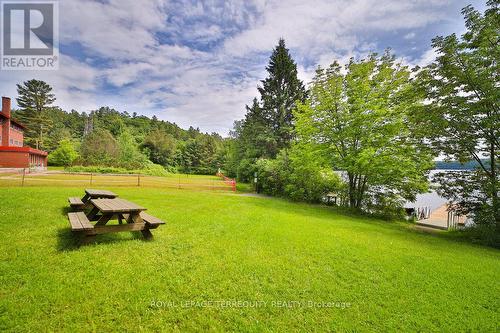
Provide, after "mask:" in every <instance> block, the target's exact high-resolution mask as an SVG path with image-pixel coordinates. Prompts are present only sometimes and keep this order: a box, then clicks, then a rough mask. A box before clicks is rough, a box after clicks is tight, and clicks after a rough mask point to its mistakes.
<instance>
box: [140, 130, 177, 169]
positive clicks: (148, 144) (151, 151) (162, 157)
mask: <svg viewBox="0 0 500 333" xmlns="http://www.w3.org/2000/svg"><path fill="white" fill-rule="evenodd" d="M142 149H143V150H144V151H145V153H146V155H148V156H149V159H150V160H151V161H152V162H153V163H156V164H160V165H163V166H169V167H173V166H175V164H176V162H175V154H176V150H177V141H176V140H175V138H174V137H173V136H172V135H171V134H168V133H167V132H166V131H164V130H162V129H156V130H153V131H152V132H150V133H149V134H148V135H147V136H146V138H145V139H144V142H143V144H142Z"/></svg>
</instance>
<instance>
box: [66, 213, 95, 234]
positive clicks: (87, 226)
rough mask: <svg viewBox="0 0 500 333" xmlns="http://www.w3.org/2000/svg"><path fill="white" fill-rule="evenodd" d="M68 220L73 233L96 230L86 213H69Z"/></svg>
mask: <svg viewBox="0 0 500 333" xmlns="http://www.w3.org/2000/svg"><path fill="white" fill-rule="evenodd" d="M68 220H69V223H70V225H71V230H72V231H85V230H92V229H94V226H93V225H92V224H91V223H90V221H89V219H88V218H87V216H86V215H85V213H84V212H73V213H68Z"/></svg>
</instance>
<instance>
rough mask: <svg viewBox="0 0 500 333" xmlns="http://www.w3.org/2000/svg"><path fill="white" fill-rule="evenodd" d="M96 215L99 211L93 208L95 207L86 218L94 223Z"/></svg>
mask: <svg viewBox="0 0 500 333" xmlns="http://www.w3.org/2000/svg"><path fill="white" fill-rule="evenodd" d="M98 213H99V209H97V207H95V206H92V210H91V211H90V212H89V214H88V215H87V217H88V219H89V220H90V221H95V220H96V216H97V214H98Z"/></svg>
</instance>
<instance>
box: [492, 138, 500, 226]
mask: <svg viewBox="0 0 500 333" xmlns="http://www.w3.org/2000/svg"><path fill="white" fill-rule="evenodd" d="M490 167H491V199H492V200H491V201H492V206H493V207H492V208H493V216H494V219H495V225H496V229H497V232H500V207H499V202H498V179H497V170H496V167H497V166H496V159H495V143H494V142H493V141H491V142H490Z"/></svg>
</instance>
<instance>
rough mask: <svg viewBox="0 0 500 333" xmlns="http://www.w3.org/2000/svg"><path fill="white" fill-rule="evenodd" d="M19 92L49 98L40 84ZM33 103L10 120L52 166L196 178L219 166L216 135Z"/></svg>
mask: <svg viewBox="0 0 500 333" xmlns="http://www.w3.org/2000/svg"><path fill="white" fill-rule="evenodd" d="M22 89H27V90H28V91H37V92H38V93H39V94H40V91H44V92H45V93H43V94H41V95H51V87H50V86H49V85H48V84H47V83H45V82H42V81H37V80H30V81H27V82H25V83H24V84H23V85H19V89H18V91H19V93H20V96H23V95H22V94H23V90H22ZM18 104H19V101H18ZM21 104H22V103H21ZM34 104H35V103H33V107H30V106H25V107H24V108H23V109H19V110H14V111H13V115H14V117H16V118H18V119H19V120H20V121H21V122H23V123H24V124H25V125H26V126H27V128H28V130H27V132H26V133H25V144H27V145H30V146H32V147H38V148H40V149H44V150H47V151H48V152H49V153H50V154H49V164H52V165H63V166H71V165H83V166H103V167H116V168H124V169H144V168H146V169H147V168H151V165H152V164H156V165H160V166H162V167H164V168H165V169H166V171H169V172H185V173H197V174H215V173H216V172H217V170H218V168H220V167H222V166H223V161H224V155H225V150H224V147H225V146H224V139H223V138H222V137H221V136H220V135H219V134H217V133H211V134H209V133H202V132H201V131H200V130H199V129H197V128H193V127H190V128H189V129H182V128H180V127H179V126H177V125H176V124H174V123H171V122H168V121H164V120H159V119H157V118H156V116H153V117H152V118H149V117H146V116H143V115H138V114H137V113H136V112H134V113H132V114H129V113H128V112H119V111H117V110H114V109H112V108H109V107H101V108H99V109H98V110H95V111H91V112H89V113H85V112H83V113H81V112H77V111H76V110H72V111H71V112H66V111H64V110H62V109H60V108H58V107H52V106H51V107H45V108H44V110H43V111H41V112H37V111H36V107H35V106H34ZM156 170H158V168H156Z"/></svg>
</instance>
